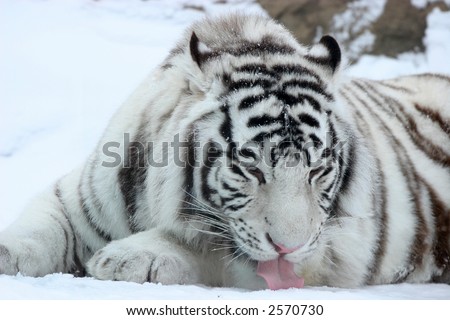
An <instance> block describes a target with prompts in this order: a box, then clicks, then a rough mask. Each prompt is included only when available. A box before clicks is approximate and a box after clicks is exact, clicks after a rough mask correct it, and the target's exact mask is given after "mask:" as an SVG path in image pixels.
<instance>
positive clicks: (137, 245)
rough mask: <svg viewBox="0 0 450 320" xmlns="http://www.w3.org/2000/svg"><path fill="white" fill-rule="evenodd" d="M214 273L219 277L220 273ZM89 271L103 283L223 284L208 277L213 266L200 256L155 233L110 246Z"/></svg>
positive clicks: (142, 233)
mask: <svg viewBox="0 0 450 320" xmlns="http://www.w3.org/2000/svg"><path fill="white" fill-rule="evenodd" d="M205 266H209V268H205ZM207 269H209V270H207ZM212 269H215V270H214V271H215V273H216V274H217V275H219V274H220V269H217V268H215V267H213V268H212ZM87 271H88V273H89V274H91V275H92V276H94V277H96V278H98V279H102V280H124V281H133V282H138V283H144V282H153V283H163V284H194V283H203V284H207V285H219V284H220V283H217V282H218V281H216V280H217V279H216V280H214V279H212V278H213V277H212V276H210V275H209V274H211V273H212V271H211V264H210V263H208V262H205V261H204V258H203V257H202V255H201V253H199V252H194V251H192V250H191V249H189V248H188V247H186V246H185V245H184V244H182V243H180V240H179V239H175V238H173V237H172V236H170V235H168V234H167V233H165V232H163V231H160V230H156V229H152V230H149V231H143V232H140V233H137V234H134V235H132V236H129V237H127V238H125V239H121V240H117V241H113V242H111V243H109V244H108V245H107V246H105V247H104V248H102V249H100V250H99V251H97V252H96V253H95V254H94V256H93V257H92V258H91V259H90V260H89V261H88V263H87Z"/></svg>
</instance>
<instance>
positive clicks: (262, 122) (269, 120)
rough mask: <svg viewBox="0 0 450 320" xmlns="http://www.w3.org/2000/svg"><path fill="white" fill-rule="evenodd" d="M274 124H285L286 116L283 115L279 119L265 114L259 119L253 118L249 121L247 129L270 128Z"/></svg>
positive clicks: (258, 117)
mask: <svg viewBox="0 0 450 320" xmlns="http://www.w3.org/2000/svg"><path fill="white" fill-rule="evenodd" d="M274 123H280V124H284V115H283V114H282V113H281V114H280V115H279V116H278V117H276V118H275V117H272V116H270V115H268V114H263V115H261V116H257V117H251V118H250V119H248V122H247V127H250V128H253V127H260V126H268V125H271V124H274Z"/></svg>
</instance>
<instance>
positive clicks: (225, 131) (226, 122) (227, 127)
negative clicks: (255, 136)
mask: <svg viewBox="0 0 450 320" xmlns="http://www.w3.org/2000/svg"><path fill="white" fill-rule="evenodd" d="M220 110H221V111H222V112H223V114H224V119H223V122H222V124H221V125H220V129H219V132H220V134H221V135H222V137H223V138H224V139H225V141H228V142H231V141H233V135H232V130H233V123H232V121H231V116H230V107H229V106H227V105H224V106H222V107H221V108H220Z"/></svg>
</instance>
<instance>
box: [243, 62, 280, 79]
mask: <svg viewBox="0 0 450 320" xmlns="http://www.w3.org/2000/svg"><path fill="white" fill-rule="evenodd" d="M236 71H237V72H245V73H251V74H252V75H258V76H259V75H264V76H268V77H270V78H274V79H279V78H280V75H279V74H278V73H276V72H274V71H272V70H269V69H268V68H267V65H265V64H259V63H253V64H246V65H243V66H240V67H237V68H236Z"/></svg>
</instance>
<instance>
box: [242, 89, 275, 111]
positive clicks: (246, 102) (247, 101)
mask: <svg viewBox="0 0 450 320" xmlns="http://www.w3.org/2000/svg"><path fill="white" fill-rule="evenodd" d="M268 97H269V93H268V92H265V93H263V94H259V95H256V96H250V97H246V98H244V99H242V101H241V102H240V103H239V107H238V109H239V110H245V109H249V108H252V107H253V106H254V105H255V104H257V103H259V102H261V101H263V100H264V99H267V98H268Z"/></svg>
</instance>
